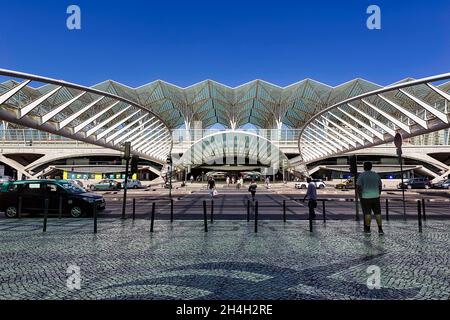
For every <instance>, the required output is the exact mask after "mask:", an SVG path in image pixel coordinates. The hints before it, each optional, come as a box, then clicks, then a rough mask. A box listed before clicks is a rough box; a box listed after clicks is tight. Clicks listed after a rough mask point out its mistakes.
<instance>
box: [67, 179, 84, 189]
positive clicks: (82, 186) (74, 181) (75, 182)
mask: <svg viewBox="0 0 450 320" xmlns="http://www.w3.org/2000/svg"><path fill="white" fill-rule="evenodd" d="M67 181H69V182H70V183H73V184H76V185H77V186H79V187H81V188H84V184H83V182H82V181H81V180H76V179H69V180H67Z"/></svg>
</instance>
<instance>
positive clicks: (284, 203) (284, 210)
mask: <svg viewBox="0 0 450 320" xmlns="http://www.w3.org/2000/svg"><path fill="white" fill-rule="evenodd" d="M283 221H284V222H286V200H283Z"/></svg>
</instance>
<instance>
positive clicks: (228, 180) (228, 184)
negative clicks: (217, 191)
mask: <svg viewBox="0 0 450 320" xmlns="http://www.w3.org/2000/svg"><path fill="white" fill-rule="evenodd" d="M229 187H230V176H227V188H229Z"/></svg>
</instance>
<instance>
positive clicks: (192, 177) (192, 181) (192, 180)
mask: <svg viewBox="0 0 450 320" xmlns="http://www.w3.org/2000/svg"><path fill="white" fill-rule="evenodd" d="M193 183H194V175H193V174H191V184H193Z"/></svg>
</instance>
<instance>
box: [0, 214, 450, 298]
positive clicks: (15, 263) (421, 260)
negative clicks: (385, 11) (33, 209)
mask: <svg viewBox="0 0 450 320" xmlns="http://www.w3.org/2000/svg"><path fill="white" fill-rule="evenodd" d="M384 229H385V233H386V235H385V236H379V235H378V234H377V233H376V232H373V233H372V234H371V235H364V234H363V233H362V226H361V225H360V224H357V223H356V222H354V221H327V223H326V224H323V223H322V222H321V221H315V222H314V232H313V233H309V231H308V225H307V221H299V220H296V221H288V222H286V223H283V222H282V221H273V220H272V221H270V220H265V221H260V224H259V228H258V233H257V234H255V233H254V229H253V222H250V223H247V222H246V221H235V220H233V221H231V220H220V221H215V222H214V223H213V224H212V225H211V224H210V225H209V232H208V233H205V232H204V231H203V222H202V221H199V220H197V221H193V220H178V221H175V222H174V223H173V224H171V223H170V222H168V221H163V220H157V221H155V230H154V231H155V232H154V233H153V234H150V221H148V220H145V219H138V220H136V221H134V222H133V221H131V220H130V219H128V220H125V221H122V220H120V219H110V218H104V219H99V225H98V233H97V234H94V233H93V224H92V219H69V218H67V219H61V220H58V219H49V222H48V226H47V232H46V233H43V232H42V219H21V220H6V219H2V220H0V256H1V259H0V299H344V300H347V299H449V296H450V251H449V249H448V248H449V246H450V222H449V221H427V222H425V223H424V228H423V230H424V231H423V233H422V234H419V233H418V231H417V225H416V223H413V222H406V223H405V222H402V221H391V222H386V223H385V226H384ZM374 231H375V230H374ZM69 265H77V266H79V267H80V271H81V288H80V289H79V290H77V289H72V290H71V289H69V288H68V287H67V285H66V283H67V278H68V277H69V276H70V274H68V273H66V271H67V268H68V266H69ZM370 265H375V266H378V267H379V268H380V271H381V288H380V289H372V290H371V289H369V288H368V287H367V284H366V283H367V278H368V277H369V276H370V275H369V274H368V273H367V267H368V266H370Z"/></svg>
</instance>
